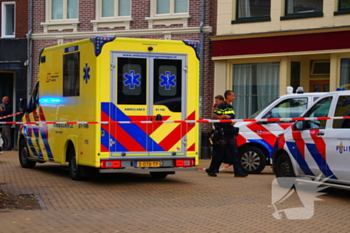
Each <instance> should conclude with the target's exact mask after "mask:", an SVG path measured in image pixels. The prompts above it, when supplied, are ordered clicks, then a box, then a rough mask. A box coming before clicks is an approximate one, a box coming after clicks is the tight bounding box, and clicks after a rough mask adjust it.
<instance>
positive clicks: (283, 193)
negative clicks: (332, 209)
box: [269, 174, 329, 220]
mask: <svg viewBox="0 0 350 233" xmlns="http://www.w3.org/2000/svg"><path fill="white" fill-rule="evenodd" d="M328 179H329V177H327V178H324V179H321V174H320V175H319V176H318V177H317V178H316V179H315V180H311V179H310V178H308V177H303V178H302V179H298V180H297V179H296V178H295V177H277V178H275V179H274V180H273V181H272V198H271V204H272V205H270V206H269V207H273V208H274V210H275V212H274V213H273V214H272V216H273V217H274V218H276V219H282V218H283V216H284V215H285V217H286V218H287V219H290V220H302V219H310V218H312V216H313V215H314V211H315V201H322V199H319V198H317V196H320V195H323V194H325V193H321V192H320V191H322V190H323V189H326V188H327V187H319V186H320V185H321V184H323V183H324V182H325V181H326V180H328ZM279 184H283V188H282V187H280V186H279ZM292 194H296V195H297V197H298V198H299V200H300V201H301V203H302V204H303V206H304V207H294V208H287V209H281V210H278V209H277V206H278V204H281V203H282V202H283V201H285V200H286V199H287V198H289V197H290V196H291V195H292Z"/></svg>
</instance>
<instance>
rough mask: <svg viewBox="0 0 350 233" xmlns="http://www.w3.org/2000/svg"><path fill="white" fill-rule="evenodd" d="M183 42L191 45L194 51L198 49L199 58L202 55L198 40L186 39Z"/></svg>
mask: <svg viewBox="0 0 350 233" xmlns="http://www.w3.org/2000/svg"><path fill="white" fill-rule="evenodd" d="M183 42H184V43H185V44H186V45H188V46H191V47H192V48H193V49H194V51H196V56H197V58H198V59H199V55H200V53H199V42H198V41H194V40H184V41H183Z"/></svg>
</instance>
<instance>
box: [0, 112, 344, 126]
mask: <svg viewBox="0 0 350 233" xmlns="http://www.w3.org/2000/svg"><path fill="white" fill-rule="evenodd" d="M19 114H21V113H14V114H12V115H9V116H13V115H19ZM9 116H6V117H9ZM4 118H5V117H4ZM331 119H333V120H341V119H350V116H342V117H341V116H340V117H296V118H271V119H233V120H212V119H200V120H182V121H30V122H0V124H10V125H13V124H31V125H35V124H103V125H108V124H140V123H141V124H161V123H187V124H195V123H225V122H226V123H227V122H276V121H309V120H331Z"/></svg>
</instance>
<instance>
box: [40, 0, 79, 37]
mask: <svg viewBox="0 0 350 233" xmlns="http://www.w3.org/2000/svg"><path fill="white" fill-rule="evenodd" d="M78 18H79V0H46V15H45V22H42V23H40V24H41V25H42V26H43V27H44V33H48V32H49V31H50V30H58V31H63V30H73V32H77V31H78V24H79V21H78Z"/></svg>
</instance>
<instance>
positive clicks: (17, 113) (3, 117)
mask: <svg viewBox="0 0 350 233" xmlns="http://www.w3.org/2000/svg"><path fill="white" fill-rule="evenodd" d="M19 114H22V112H16V113H13V114H11V115H7V116H2V117H0V119H5V118H9V117H12V116H16V115H19Z"/></svg>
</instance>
